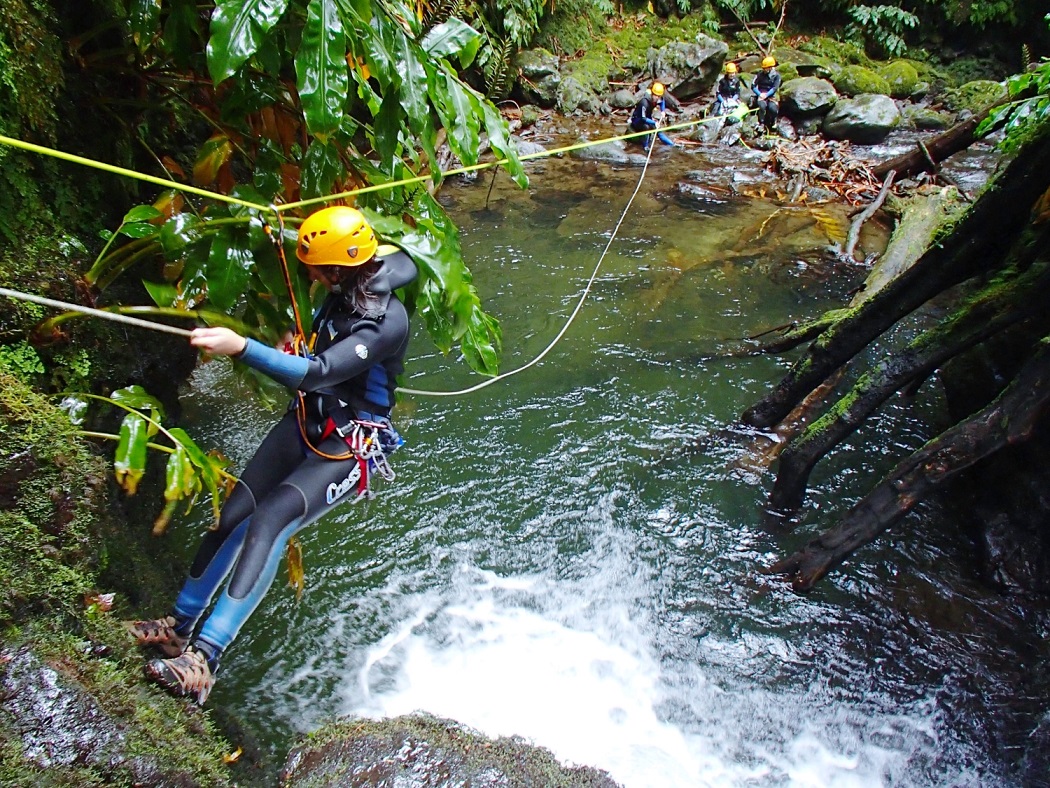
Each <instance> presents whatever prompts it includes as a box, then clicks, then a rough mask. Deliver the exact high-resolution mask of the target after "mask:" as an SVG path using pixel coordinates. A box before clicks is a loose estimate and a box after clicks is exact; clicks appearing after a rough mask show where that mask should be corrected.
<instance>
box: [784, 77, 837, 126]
mask: <svg viewBox="0 0 1050 788" xmlns="http://www.w3.org/2000/svg"><path fill="white" fill-rule="evenodd" d="M838 98H839V94H838V93H836V92H835V86H834V85H832V84H831V83H830V82H828V81H827V80H826V79H819V78H818V77H799V78H798V79H793V80H791V81H790V82H786V83H784V86H783V87H782V88H781V89H780V106H781V108H782V110H783V112H784V114H785V115H787V116H788V117H789V118H792V119H802V118H813V117H819V116H820V115H825V114H827V112H828V110H830V109H831V108H832V107H833V106H835V102H836V101H838Z"/></svg>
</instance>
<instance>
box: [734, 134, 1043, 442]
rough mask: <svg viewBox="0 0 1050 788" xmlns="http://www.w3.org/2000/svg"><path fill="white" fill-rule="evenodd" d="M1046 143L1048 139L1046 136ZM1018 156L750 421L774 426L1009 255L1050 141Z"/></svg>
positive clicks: (1038, 184)
mask: <svg viewBox="0 0 1050 788" xmlns="http://www.w3.org/2000/svg"><path fill="white" fill-rule="evenodd" d="M1044 142H1045V140H1044ZM1029 149H1030V150H1032V154H1031V155H1030V156H1019V157H1017V158H1015V159H1014V160H1013V161H1012V162H1011V163H1010V164H1009V165H1008V166H1007V168H1006V170H1005V171H1004V172H1003V173H1002V175H1001V176H1000V177H999V178H997V179H996V180H995V181H994V182H993V184H992V185H991V187H990V188H989V190H988V191H987V192H985V194H984V195H982V197H981V199H980V200H978V201H977V203H976V204H975V205H974V206H973V207H972V208H971V209H970V210H969V211H968V212H967V213H966V215H965V216H964V217H963V218H962V219H961V220H960V222H959V224H958V225H957V226H956V227H955V228H954V231H953V232H952V234H951V235H949V236H948V237H946V238H945V239H944V242H943V243H942V244H941V245H940V246H935V247H933V248H931V249H930V250H929V251H927V252H926V254H924V255H923V256H922V258H921V259H920V260H919V261H918V262H917V263H916V264H915V265H914V266H912V267H911V268H909V269H908V270H907V271H905V272H903V273H902V274H901V275H900V276H898V277H897V278H896V279H894V280H893V281H892V282H890V283H889V284H888V285H887V286H886V287H885V288H883V290H882V291H880V292H879V293H878V294H877V295H875V296H873V297H872V298H870V299H869V300H868V301H866V302H864V303H863V304H861V305H860V306H859V307H857V308H856V309H854V310H853V313H852V314H850V315H849V316H848V317H846V318H845V319H844V320H842V321H840V322H838V323H837V324H836V325H834V326H833V327H831V328H830V329H828V330H827V331H826V332H824V333H823V334H822V335H821V336H819V337H818V338H817V339H816V341H815V342H813V344H812V345H811V346H810V347H809V349H808V350H807V351H806V353H805V355H803V356H802V358H800V359H799V360H798V361H797V362H796V363H795V364H794V366H793V367H792V368H791V370H790V371H789V372H788V374H787V375H786V376H785V377H784V378H783V379H782V380H781V381H780V383H779V384H778V385H777V386H776V387H775V388H774V389H773V391H771V392H770V393H769V394H768V395H767V396H766V397H764V398H763V399H762V400H760V401H759V402H757V403H756V404H755V405H753V406H752V407H750V408H748V410H747V411H745V412H744V414H743V416H742V419H743V421H744V422H745V423H747V424H750V425H752V426H756V427H762V428H768V427H771V426H773V425H775V424H776V423H777V422H778V421H780V420H781V419H783V418H784V417H785V416H786V415H787V414H788V413H790V412H791V410H792V409H793V408H794V407H795V405H797V404H798V403H799V402H800V401H801V400H802V399H803V398H804V397H805V396H806V395H807V394H808V393H809V392H810V391H812V390H813V389H814V388H815V387H816V386H818V385H820V383H822V382H823V381H824V380H825V379H827V377H828V376H829V375H830V374H831V373H832V372H834V371H835V370H836V369H838V368H839V367H841V366H843V365H844V364H845V363H846V362H847V361H849V360H850V359H851V358H852V357H853V356H854V355H856V354H857V353H858V352H860V351H861V350H862V349H864V348H865V347H866V346H867V345H868V344H870V343H871V342H872V341H873V340H874V339H875V338H876V337H878V336H880V335H881V334H882V333H883V332H884V331H885V330H886V329H887V328H889V327H890V326H892V325H894V324H895V323H896V322H897V321H898V320H900V319H901V318H903V317H904V316H905V315H908V314H910V313H911V312H912V311H913V310H915V309H916V308H918V307H919V306H921V305H922V304H924V303H926V301H928V300H929V299H930V298H932V297H933V296H935V295H937V294H938V293H940V292H941V291H943V290H945V289H946V288H948V287H950V286H952V285H955V284H958V283H959V282H962V281H964V280H966V279H968V278H970V277H971V276H973V275H974V274H975V273H979V272H981V271H983V270H987V268H988V267H989V266H990V265H991V266H992V267H993V270H994V267H995V266H997V265H998V263H999V260H1000V258H1001V245H1002V244H1001V240H1000V239H1001V238H1003V237H1005V238H1013V237H1015V236H1017V235H1019V234H1020V233H1021V232H1022V230H1023V229H1024V227H1025V225H1026V224H1027V223H1028V222H1029V208H1030V206H1031V205H1032V204H1033V203H1034V202H1035V201H1036V199H1038V197H1039V196H1040V195H1041V194H1042V193H1043V192H1044V191H1045V190H1046V187H1047V175H1048V173H1050V145H1047V144H1035V145H1033V146H1031V148H1029Z"/></svg>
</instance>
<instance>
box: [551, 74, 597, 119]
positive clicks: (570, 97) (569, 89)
mask: <svg viewBox="0 0 1050 788" xmlns="http://www.w3.org/2000/svg"><path fill="white" fill-rule="evenodd" d="M600 106H601V100H600V99H599V98H598V97H597V96H596V95H595V94H594V93H593V92H592V91H590V90H589V89H587V88H586V87H584V86H583V85H582V84H580V82H579V80H577V79H576V78H575V77H565V78H564V79H563V80H562V81H561V84H560V85H559V86H558V111H559V112H560V113H562V114H563V115H570V114H572V113H573V112H575V111H576V110H582V111H583V112H588V113H594V112H597V111H598V108H599V107H600Z"/></svg>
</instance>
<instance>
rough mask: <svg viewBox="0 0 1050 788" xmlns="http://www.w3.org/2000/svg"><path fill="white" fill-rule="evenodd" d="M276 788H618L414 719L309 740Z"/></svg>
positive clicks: (523, 749) (540, 757)
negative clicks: (392, 787) (391, 787)
mask: <svg viewBox="0 0 1050 788" xmlns="http://www.w3.org/2000/svg"><path fill="white" fill-rule="evenodd" d="M281 785H282V786H283V788H323V787H324V786H332V787H333V788H334V787H335V786H347V785H358V786H365V785H397V786H398V788H429V787H430V786H445V785H463V786H466V785H469V786H472V788H496V786H500V787H501V788H504V787H506V786H515V785H534V786H537V787H538V786H543V788H617V786H618V785H619V784H618V783H616V782H615V781H614V780H613V779H612V777H610V776H609V775H608V773H606V772H604V771H601V770H600V769H593V768H591V767H587V766H563V765H562V764H560V763H558V761H557V760H556V759H555V758H554V756H553V755H552V754H551V752H550V751H549V750H546V749H544V748H542V747H535V746H533V745H531V744H528V743H527V742H525V741H524V740H523V739H519V738H517V737H515V738H510V739H508V738H499V739H490V738H488V737H486V736H484V735H483V734H481V733H478V732H477V731H474V730H471V729H470V728H467V727H465V726H463V725H460V724H459V723H456V722H454V721H452V720H444V719H439V718H437V717H432V716H430V715H425V714H413V715H408V716H403V717H395V718H394V719H390V720H367V719H348V720H343V721H340V722H337V723H335V724H333V725H330V726H328V727H326V728H322V729H321V730H319V731H317V732H315V733H312V734H310V735H309V736H308V737H307V738H306V740H305V741H303V742H302V743H301V744H299V745H298V746H297V747H295V748H294V749H293V750H292V751H291V753H289V755H288V760H287V761H286V763H285V766H284V769H283V770H282V772H281Z"/></svg>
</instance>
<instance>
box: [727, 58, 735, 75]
mask: <svg viewBox="0 0 1050 788" xmlns="http://www.w3.org/2000/svg"><path fill="white" fill-rule="evenodd" d="M736 72H737V67H736V63H734V62H733V61H732V60H730V61H729V62H728V63H726V73H727V74H735V73H736Z"/></svg>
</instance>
